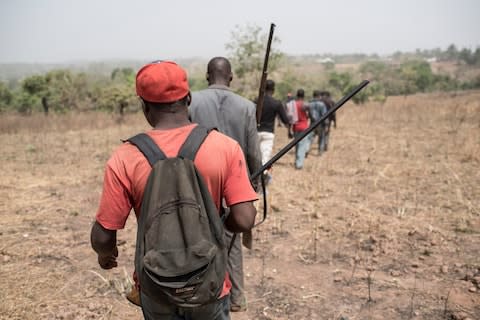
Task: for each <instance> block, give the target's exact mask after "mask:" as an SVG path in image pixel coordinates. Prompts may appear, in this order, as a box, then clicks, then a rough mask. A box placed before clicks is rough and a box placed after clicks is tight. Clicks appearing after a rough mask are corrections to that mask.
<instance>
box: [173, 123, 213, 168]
mask: <svg viewBox="0 0 480 320" xmlns="http://www.w3.org/2000/svg"><path fill="white" fill-rule="evenodd" d="M212 130H213V129H207V128H205V127H202V126H201V125H197V126H196V127H195V128H193V130H192V132H190V134H189V136H188V137H187V139H186V140H185V142H184V143H183V145H182V146H181V147H180V151H179V152H178V157H180V158H184V159H190V160H192V161H193V160H195V156H196V155H197V152H198V149H200V146H201V145H202V143H203V141H205V139H206V138H207V136H208V134H209V133H210V131H212Z"/></svg>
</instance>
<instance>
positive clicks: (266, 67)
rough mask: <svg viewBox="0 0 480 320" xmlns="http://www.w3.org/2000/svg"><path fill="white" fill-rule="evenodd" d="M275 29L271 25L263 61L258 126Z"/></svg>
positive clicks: (258, 101) (273, 25)
mask: <svg viewBox="0 0 480 320" xmlns="http://www.w3.org/2000/svg"><path fill="white" fill-rule="evenodd" d="M274 29H275V24H274V23H271V24H270V34H269V35H268V42H267V50H266V51H265V59H264V60H263V71H262V79H261V80H260V89H259V91H258V100H257V113H256V118H257V125H259V124H260V119H261V118H262V109H263V99H264V98H265V85H266V83H267V75H268V71H267V70H268V58H269V57H270V47H271V46H272V40H273V30H274Z"/></svg>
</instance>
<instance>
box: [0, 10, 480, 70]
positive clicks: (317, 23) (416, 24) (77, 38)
mask: <svg viewBox="0 0 480 320" xmlns="http://www.w3.org/2000/svg"><path fill="white" fill-rule="evenodd" d="M270 22H274V23H275V24H276V25H277V28H276V30H275V34H276V36H278V37H279V38H280V39H281V44H280V46H279V48H280V49H281V50H282V51H284V52H286V53H288V54H307V53H320V54H321V53H328V52H333V53H353V52H362V53H379V54H385V53H393V52H394V51H396V50H401V51H412V50H415V49H416V48H422V49H432V48H435V47H441V48H446V47H447V46H448V45H449V44H451V43H454V44H456V45H457V46H458V47H468V48H472V49H474V48H476V47H477V46H480V1H479V0H395V1H390V0H350V1H348V0H330V1H320V0H317V1H315V0H294V1H271V0H268V1H265V0H264V1H262V0H237V1H228V0H223V1H220V0H197V1H194V0H192V1H181V0H176V1H175V0H173V1H172V0H171V1H161V0H158V1H153V0H128V1H127V0H77V1H74V0H30V1H29V0H0V63H5V62H70V61H78V60H80V61H83V60H88V61H94V60H106V59H138V60H154V59H174V58H188V57H204V58H210V57H212V56H216V55H225V54H226V51H225V43H227V42H228V41H229V38H230V34H231V32H232V30H234V28H235V26H236V25H240V26H245V25H246V24H256V25H259V26H261V27H263V28H264V29H265V30H267V29H268V27H269V25H270Z"/></svg>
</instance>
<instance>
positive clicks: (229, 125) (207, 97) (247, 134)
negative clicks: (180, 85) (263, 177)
mask: <svg viewBox="0 0 480 320" xmlns="http://www.w3.org/2000/svg"><path fill="white" fill-rule="evenodd" d="M189 113H190V118H191V120H192V121H193V122H196V123H199V124H201V125H203V126H205V127H207V128H212V127H215V128H217V129H218V130H219V131H220V132H222V133H223V134H225V135H227V136H229V137H231V138H232V139H234V140H236V141H237V142H238V144H239V145H240V147H241V148H242V150H243V153H244V154H245V159H246V161H247V166H248V169H249V171H250V172H249V173H250V174H252V173H254V172H257V171H258V170H259V169H260V168H261V166H262V162H261V153H260V146H259V142H258V134H257V124H256V121H255V105H254V104H253V102H251V101H249V100H247V99H245V98H243V97H241V96H239V95H237V94H235V93H234V92H232V91H231V90H230V88H229V87H227V86H223V85H211V86H209V87H208V88H207V89H205V90H201V91H197V92H193V93H192V103H191V104H190V107H189Z"/></svg>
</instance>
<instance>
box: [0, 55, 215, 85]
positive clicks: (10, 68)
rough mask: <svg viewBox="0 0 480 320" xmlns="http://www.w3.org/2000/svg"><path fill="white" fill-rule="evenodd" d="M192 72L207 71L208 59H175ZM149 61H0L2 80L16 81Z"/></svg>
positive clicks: (108, 70)
mask: <svg viewBox="0 0 480 320" xmlns="http://www.w3.org/2000/svg"><path fill="white" fill-rule="evenodd" d="M175 61H176V62H177V63H178V64H180V65H182V66H183V67H184V68H186V69H188V70H190V72H195V73H196V72H203V73H204V72H205V71H206V64H207V62H208V60H207V59H204V58H189V59H178V60H175ZM148 62H149V61H140V60H111V61H93V62H88V61H74V62H68V63H4V64H1V63H0V81H5V82H16V81H18V80H21V79H23V78H25V77H28V76H31V75H34V74H43V73H46V72H48V71H50V70H54V69H68V70H71V71H73V72H85V73H95V74H98V75H106V76H109V75H110V74H111V72H112V71H113V70H114V69H115V68H132V69H134V70H138V69H139V68H140V67H141V66H142V65H144V64H145V63H148Z"/></svg>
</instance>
